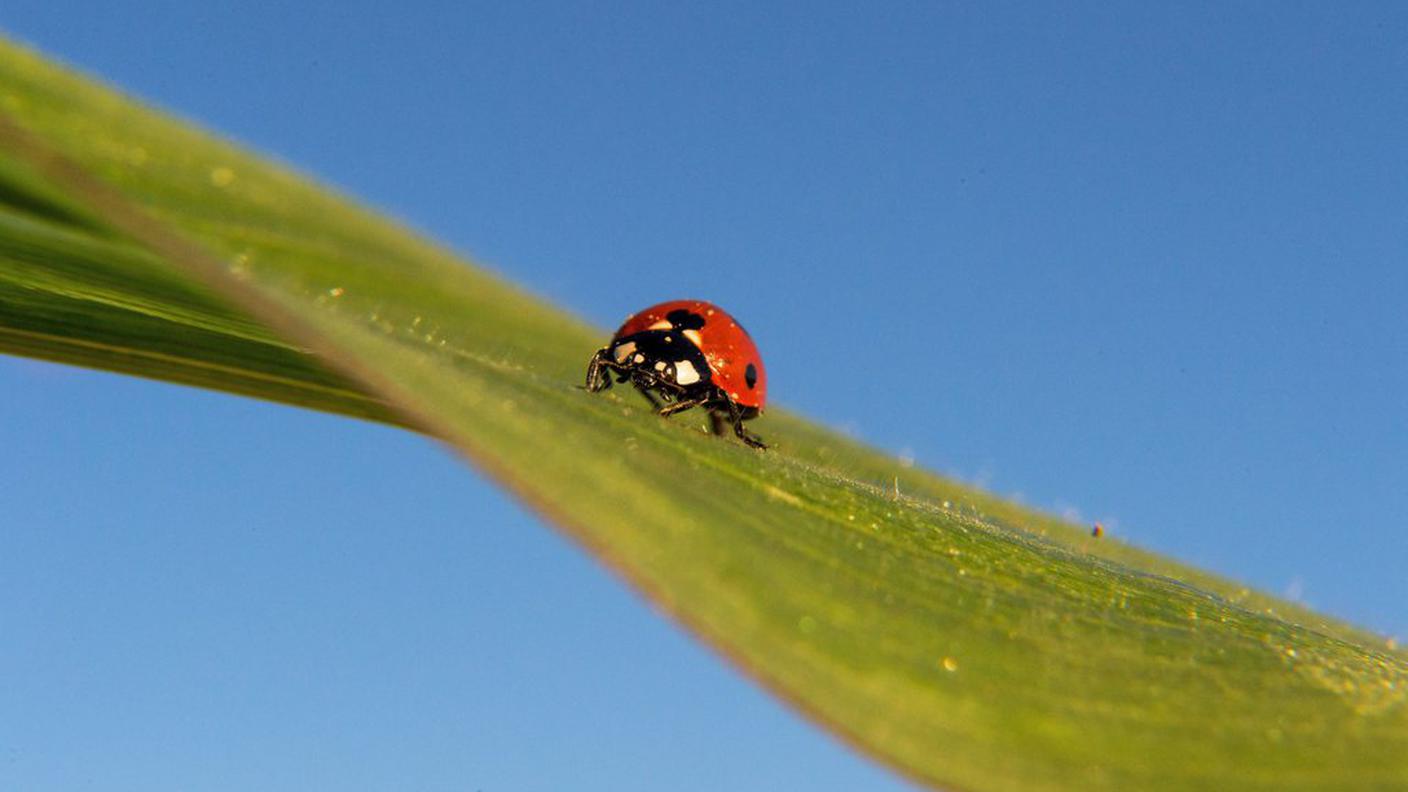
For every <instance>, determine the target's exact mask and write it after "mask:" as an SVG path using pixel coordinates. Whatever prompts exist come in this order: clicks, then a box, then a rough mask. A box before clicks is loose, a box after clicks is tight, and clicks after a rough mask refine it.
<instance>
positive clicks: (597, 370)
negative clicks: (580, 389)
mask: <svg viewBox="0 0 1408 792" xmlns="http://www.w3.org/2000/svg"><path fill="white" fill-rule="evenodd" d="M606 349H607V348H606V347H602V348H601V349H598V350H597V352H596V354H595V355H592V360H591V362H590V363H588V364H587V384H586V388H587V390H589V391H591V392H592V393H596V392H597V391H604V390H606V389H607V388H610V387H611V369H612V368H614V366H612V361H611V359H610V358H608V357H607V355H606Z"/></svg>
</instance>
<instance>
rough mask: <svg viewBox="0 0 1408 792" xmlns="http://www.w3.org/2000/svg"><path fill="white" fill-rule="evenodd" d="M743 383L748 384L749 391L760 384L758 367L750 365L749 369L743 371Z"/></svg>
mask: <svg viewBox="0 0 1408 792" xmlns="http://www.w3.org/2000/svg"><path fill="white" fill-rule="evenodd" d="M743 381H744V382H746V383H748V389H749V390H752V388H753V386H754V385H757V384H758V367H757V366H754V365H753V364H752V363H749V364H748V368H746V369H744V371H743Z"/></svg>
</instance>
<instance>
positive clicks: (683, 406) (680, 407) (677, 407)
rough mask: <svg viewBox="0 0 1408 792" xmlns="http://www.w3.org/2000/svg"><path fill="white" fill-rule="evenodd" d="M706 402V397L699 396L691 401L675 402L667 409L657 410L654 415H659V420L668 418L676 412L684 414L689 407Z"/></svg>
mask: <svg viewBox="0 0 1408 792" xmlns="http://www.w3.org/2000/svg"><path fill="white" fill-rule="evenodd" d="M706 401H708V397H706V396H699V397H697V398H693V399H685V400H684V401H677V402H675V403H674V404H671V405H669V406H668V407H665V408H664V409H662V410H659V411H658V412H657V413H656V414H657V415H659V416H660V417H661V418H669V417H670V416H671V415H674V414H675V413H677V412H684V411H685V410H688V409H690V408H691V407H698V406H699V405H701V404H703V403H704V402H706Z"/></svg>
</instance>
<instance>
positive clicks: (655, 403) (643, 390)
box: [635, 382, 661, 412]
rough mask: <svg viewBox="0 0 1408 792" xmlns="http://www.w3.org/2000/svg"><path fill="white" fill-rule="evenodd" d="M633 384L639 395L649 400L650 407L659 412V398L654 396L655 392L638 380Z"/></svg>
mask: <svg viewBox="0 0 1408 792" xmlns="http://www.w3.org/2000/svg"><path fill="white" fill-rule="evenodd" d="M635 385H636V390H638V391H640V395H642V396H644V397H645V400H646V401H648V402H650V409H652V410H654V411H656V412H659V411H660V409H661V405H660V400H659V399H657V398H655V393H654V392H653V391H651V390H650V388H648V387H646V386H645V385H642V384H640V383H639V382H637V383H636V384H635Z"/></svg>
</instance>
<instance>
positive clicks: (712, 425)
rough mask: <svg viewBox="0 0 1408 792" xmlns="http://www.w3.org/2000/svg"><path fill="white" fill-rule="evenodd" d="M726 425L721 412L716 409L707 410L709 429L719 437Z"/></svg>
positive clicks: (721, 435)
mask: <svg viewBox="0 0 1408 792" xmlns="http://www.w3.org/2000/svg"><path fill="white" fill-rule="evenodd" d="M727 425H728V424H727V423H725V422H724V415H723V413H721V412H719V411H718V410H710V411H709V431H711V432H713V433H714V434H715V435H717V436H719V437H723V436H724V427H725V426H727Z"/></svg>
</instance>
